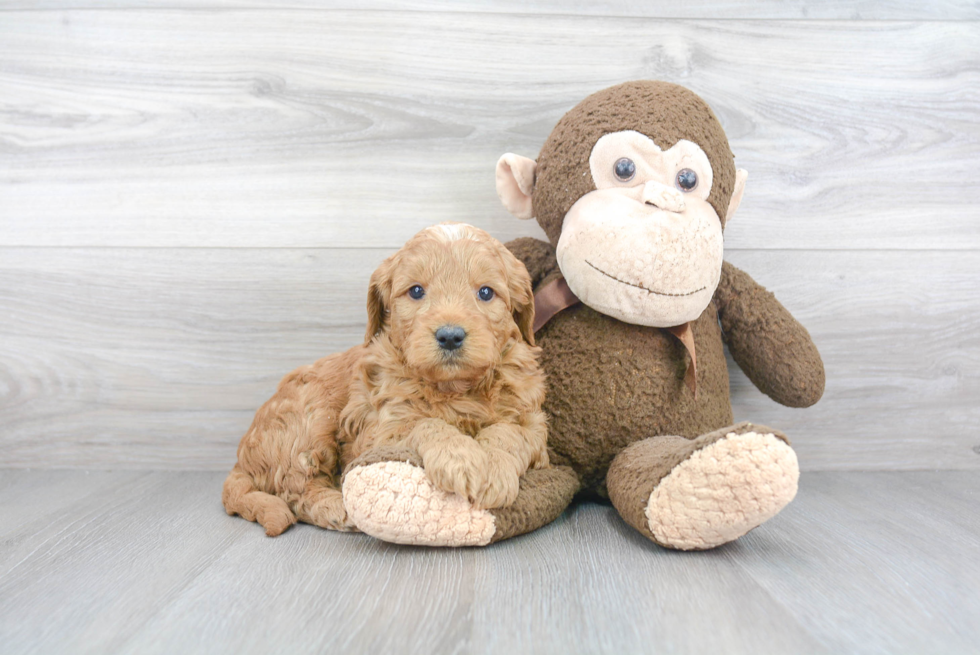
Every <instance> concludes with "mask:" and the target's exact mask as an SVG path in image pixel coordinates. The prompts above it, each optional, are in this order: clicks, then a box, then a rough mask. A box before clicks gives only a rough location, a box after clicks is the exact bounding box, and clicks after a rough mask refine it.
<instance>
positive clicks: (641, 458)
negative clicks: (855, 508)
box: [607, 423, 800, 550]
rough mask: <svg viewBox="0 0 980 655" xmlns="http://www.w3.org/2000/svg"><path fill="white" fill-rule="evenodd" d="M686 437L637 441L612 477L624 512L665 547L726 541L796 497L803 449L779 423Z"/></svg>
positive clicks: (699, 547) (613, 494)
mask: <svg viewBox="0 0 980 655" xmlns="http://www.w3.org/2000/svg"><path fill="white" fill-rule="evenodd" d="M679 439H680V437H655V438H653V439H647V440H644V441H642V442H638V443H636V444H633V445H631V446H630V447H629V448H627V449H626V450H624V451H623V452H622V453H620V456H619V457H617V460H619V459H620V457H622V458H623V461H617V462H614V465H613V467H611V468H610V472H609V478H608V481H607V482H608V486H609V492H610V497H611V498H612V499H613V503H614V504H615V505H616V507H617V509H618V510H619V511H620V514H622V515H623V517H624V518H626V519H627V521H629V522H630V524H632V525H633V526H634V527H636V528H637V529H638V530H640V531H641V532H643V533H644V534H646V535H647V536H648V537H649V538H651V539H652V540H653V541H655V542H656V543H658V544H660V545H662V546H666V547H668V548H676V549H678V550H705V549H708V548H714V547H716V546H720V545H722V544H724V543H728V542H729V541H733V540H735V539H737V538H739V537H741V536H742V535H744V534H745V533H747V532H749V531H750V530H752V529H753V528H756V527H758V526H759V525H761V524H762V523H764V522H765V521H767V520H769V519H770V518H772V517H773V516H775V515H776V514H777V513H778V512H779V511H780V510H781V509H782V508H783V507H785V506H786V505H787V504H788V503H789V502H790V501H791V500H793V498H794V496H796V489H797V483H798V481H799V475H800V472H799V465H798V463H797V459H796V453H794V452H793V449H792V448H791V447H790V446H789V443H788V440H787V439H786V437H785V435H783V434H782V433H780V432H778V431H776V430H772V429H771V428H766V427H764V426H761V425H753V424H751V423H742V424H739V425H736V426H733V427H730V428H724V429H722V430H719V431H716V432H713V433H711V434H707V435H703V436H701V437H698V438H697V439H694V440H691V441H687V440H684V441H685V442H686V444H685V443H684V442H682V441H678V440H679ZM647 442H651V443H647ZM630 451H632V452H630ZM644 472H645V473H648V474H651V475H650V477H649V478H647V480H646V481H641V480H639V479H638V474H643V473H644Z"/></svg>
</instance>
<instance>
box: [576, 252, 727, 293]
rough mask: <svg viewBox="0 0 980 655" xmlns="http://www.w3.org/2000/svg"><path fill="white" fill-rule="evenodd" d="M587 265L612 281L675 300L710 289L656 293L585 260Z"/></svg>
mask: <svg viewBox="0 0 980 655" xmlns="http://www.w3.org/2000/svg"><path fill="white" fill-rule="evenodd" d="M585 263H586V264H588V265H589V266H591V267H592V268H594V269H595V270H597V271H599V272H600V273H602V274H603V275H605V276H606V277H608V278H609V279H611V280H616V281H617V282H619V283H620V284H626V285H628V286H631V287H636V288H637V289H643V290H644V291H646V292H647V293H653V294H656V295H658V296H671V297H673V298H680V297H683V296H693V295H694V294H696V293H701V292H702V291H704V290H705V289H707V288H708V287H701V288H700V289H696V290H694V291H689V292H687V293H666V292H664V291H654V290H653V289H647V288H646V287H645V286H643V285H642V284H634V283H633V282H627V281H626V280H620V279H619V278H618V277H616V276H615V275H610V274H609V273H606V272H605V271H604V270H602V269H601V268H599V267H598V266H596V265H595V264H593V263H592V262H590V261H589V260H588V259H586V260H585Z"/></svg>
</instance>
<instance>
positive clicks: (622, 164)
mask: <svg viewBox="0 0 980 655" xmlns="http://www.w3.org/2000/svg"><path fill="white" fill-rule="evenodd" d="M613 170H614V171H615V173H616V177H618V178H619V179H620V181H622V182H629V181H630V180H632V179H633V176H634V175H636V164H634V163H633V160H632V159H627V158H626V157H623V158H621V159H618V160H616V165H615V166H614V168H613Z"/></svg>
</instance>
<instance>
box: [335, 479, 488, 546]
mask: <svg viewBox="0 0 980 655" xmlns="http://www.w3.org/2000/svg"><path fill="white" fill-rule="evenodd" d="M343 492H344V506H345V507H346V508H347V513H348V515H349V516H350V518H351V519H352V520H353V521H354V524H355V525H356V526H357V527H358V529H360V530H361V531H362V532H366V533H367V534H369V535H371V536H372V537H375V538H377V539H381V540H382V541H389V542H393V543H396V544H413V545H416V546H485V545H486V544H488V543H490V538H491V537H493V533H494V530H495V529H496V528H495V526H494V517H493V515H492V514H491V513H490V512H488V511H486V510H482V509H475V508H474V507H473V505H471V504H470V502H469V501H468V500H466V499H465V498H463V497H462V496H459V495H457V494H449V493H446V492H445V491H443V490H442V489H437V488H436V487H434V486H433V485H432V483H431V482H430V481H429V479H428V478H427V477H426V476H425V472H424V471H423V470H422V469H421V468H419V467H418V466H412V465H411V464H409V463H407V462H379V463H377V464H369V465H367V466H358V467H357V468H354V469H352V470H351V471H348V473H347V476H346V477H345V478H344V488H343Z"/></svg>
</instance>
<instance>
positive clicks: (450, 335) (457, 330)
mask: <svg viewBox="0 0 980 655" xmlns="http://www.w3.org/2000/svg"><path fill="white" fill-rule="evenodd" d="M465 339H466V330H464V329H463V328H461V327H460V326H458V325H443V326H442V327H440V328H439V329H438V330H436V341H437V342H438V343H439V347H440V348H442V349H443V350H447V351H450V352H451V351H453V350H457V349H459V348H460V347H462V345H463V341H464V340H465Z"/></svg>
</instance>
